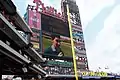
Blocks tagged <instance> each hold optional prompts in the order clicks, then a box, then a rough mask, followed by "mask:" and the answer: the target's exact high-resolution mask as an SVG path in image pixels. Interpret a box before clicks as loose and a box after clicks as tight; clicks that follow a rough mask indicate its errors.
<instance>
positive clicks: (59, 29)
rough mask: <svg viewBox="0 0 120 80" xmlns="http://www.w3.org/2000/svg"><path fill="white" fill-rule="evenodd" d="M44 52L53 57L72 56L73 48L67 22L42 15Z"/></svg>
mask: <svg viewBox="0 0 120 80" xmlns="http://www.w3.org/2000/svg"><path fill="white" fill-rule="evenodd" d="M41 28H42V43H43V44H42V46H43V52H44V54H47V55H53V56H72V47H71V40H70V34H69V27H68V24H67V22H64V21H62V20H59V19H57V18H54V17H50V16H46V15H44V14H42V15H41Z"/></svg>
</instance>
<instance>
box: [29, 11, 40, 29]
mask: <svg viewBox="0 0 120 80" xmlns="http://www.w3.org/2000/svg"><path fill="white" fill-rule="evenodd" d="M28 13H29V19H28V20H29V21H28V24H29V26H30V28H35V29H38V30H41V14H40V13H37V12H35V11H33V10H29V11H28Z"/></svg>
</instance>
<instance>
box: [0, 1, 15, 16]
mask: <svg viewBox="0 0 120 80" xmlns="http://www.w3.org/2000/svg"><path fill="white" fill-rule="evenodd" d="M0 6H1V8H2V9H3V11H5V13H7V14H9V15H15V14H16V7H15V5H14V4H13V2H12V1H11V0H0Z"/></svg>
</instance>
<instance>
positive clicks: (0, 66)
mask: <svg viewBox="0 0 120 80" xmlns="http://www.w3.org/2000/svg"><path fill="white" fill-rule="evenodd" d="M3 59H4V57H3V56H2V55H0V80H2V67H3Z"/></svg>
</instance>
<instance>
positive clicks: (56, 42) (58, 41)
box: [53, 37, 60, 47]
mask: <svg viewBox="0 0 120 80" xmlns="http://www.w3.org/2000/svg"><path fill="white" fill-rule="evenodd" d="M53 45H54V46H55V47H59V46H60V38H57V37H55V38H54V40H53Z"/></svg>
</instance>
